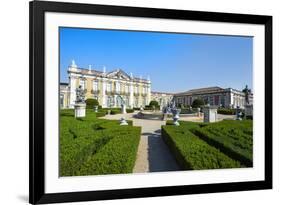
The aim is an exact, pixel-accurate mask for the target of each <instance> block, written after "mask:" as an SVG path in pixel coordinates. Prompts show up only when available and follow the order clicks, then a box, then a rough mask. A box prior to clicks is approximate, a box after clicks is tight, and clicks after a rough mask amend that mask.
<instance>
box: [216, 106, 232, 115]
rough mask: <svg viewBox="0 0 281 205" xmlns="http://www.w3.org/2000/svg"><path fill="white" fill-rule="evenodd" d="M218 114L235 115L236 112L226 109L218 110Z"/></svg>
mask: <svg viewBox="0 0 281 205" xmlns="http://www.w3.org/2000/svg"><path fill="white" fill-rule="evenodd" d="M218 114H223V115H235V114H236V110H235V109H227V108H219V109H218Z"/></svg>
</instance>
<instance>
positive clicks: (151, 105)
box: [149, 100, 159, 108]
mask: <svg viewBox="0 0 281 205" xmlns="http://www.w3.org/2000/svg"><path fill="white" fill-rule="evenodd" d="M149 106H150V107H153V106H154V107H155V108H157V107H159V104H158V102H157V101H156V100H151V101H150V103H149Z"/></svg>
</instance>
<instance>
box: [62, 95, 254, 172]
mask: <svg viewBox="0 0 281 205" xmlns="http://www.w3.org/2000/svg"><path fill="white" fill-rule="evenodd" d="M169 106H170V107H171V108H170V107H168V108H169V109H170V110H171V111H172V115H171V114H170V115H169V116H172V117H169V116H168V117H167V118H166V119H164V118H162V119H159V118H158V119H154V118H146V119H145V118H144V114H142V115H140V113H143V112H144V113H146V115H145V116H146V117H147V116H155V113H156V112H158V113H161V111H159V105H158V104H156V103H155V101H152V102H151V103H150V104H149V105H148V106H147V107H145V109H142V110H137V109H120V108H101V106H99V104H98V102H97V100H94V99H88V100H86V109H85V113H84V116H83V117H77V116H76V115H75V109H74V110H73V109H63V110H61V111H60V155H59V159H60V176H82V175H105V174H126V173H133V172H143V170H146V171H147V170H148V171H149V170H150V171H153V170H152V168H150V169H149V168H138V167H141V166H146V165H145V163H146V164H150V166H151V167H156V166H155V164H157V163H160V161H161V160H162V162H161V163H174V164H176V165H177V166H173V168H172V167H169V164H168V165H167V166H164V167H166V168H165V169H169V170H170V171H171V170H174V171H177V170H204V169H221V168H243V167H252V166H253V122H252V120H251V119H246V118H243V119H242V118H241V117H242V112H240V113H238V112H237V116H236V120H234V119H225V120H220V121H215V122H212V123H210V122H193V121H186V120H179V119H180V117H179V113H180V112H181V110H184V113H186V112H188V110H189V113H190V114H192V113H197V112H200V109H197V108H198V107H200V106H201V104H200V102H199V101H198V105H195V104H194V105H193V109H191V108H182V109H179V108H177V107H176V106H175V105H173V104H170V105H169ZM169 109H168V110H169ZM185 109H186V111H185ZM168 110H167V109H166V110H163V111H162V112H163V115H165V112H168ZM238 111H239V110H238ZM214 112H218V113H221V114H222V115H233V110H232V109H225V108H220V109H218V110H217V111H214ZM156 116H157V115H156ZM190 116H192V115H189V117H187V118H190ZM195 116H197V117H198V118H200V116H201V114H200V113H197V114H196V115H195ZM201 117H202V116H201ZM208 117H210V114H208ZM120 118H122V120H121V121H120ZM125 118H126V120H125ZM187 118H185V119H187ZM183 119H184V118H183ZM204 121H205V120H204ZM124 122H125V123H124ZM133 124H134V125H135V124H137V125H138V126H133ZM124 125H126V126H124ZM157 130H159V132H160V134H158V133H157ZM147 133H149V135H147ZM155 136H158V137H160V138H159V140H160V141H159V140H158V141H157V143H158V146H157V145H153V146H154V147H150V146H152V144H151V143H149V141H151V140H152V139H153V137H155ZM161 140H163V142H164V144H166V147H164V146H162V148H161V149H162V150H161V149H160V151H159V150H158V151H159V152H157V156H150V155H153V153H156V152H153V151H152V150H151V149H159V146H160V144H161ZM159 143H160V144H159ZM144 144H145V146H144ZM149 144H151V145H149ZM139 145H140V146H139ZM160 147H161V146H160ZM165 149H166V151H165ZM147 150H150V151H149V153H147V152H148V151H147ZM144 153H145V154H144ZM162 154H163V156H160V155H162ZM146 155H147V156H146ZM159 157H160V158H161V157H162V159H161V160H160V158H159ZM167 158H170V160H166V161H165V159H167ZM149 159H150V161H149ZM153 159H154V160H153ZM147 160H148V161H147ZM159 160H160V161H159ZM138 163H139V164H140V165H141V166H139V165H137V166H136V164H138ZM135 167H136V169H135ZM158 167H161V164H160V165H159V164H158ZM163 169H164V168H163ZM157 170H158V171H165V170H162V169H157Z"/></svg>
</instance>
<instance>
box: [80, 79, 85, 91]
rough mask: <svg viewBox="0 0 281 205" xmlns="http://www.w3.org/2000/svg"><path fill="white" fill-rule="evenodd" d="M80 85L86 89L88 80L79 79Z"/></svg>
mask: <svg viewBox="0 0 281 205" xmlns="http://www.w3.org/2000/svg"><path fill="white" fill-rule="evenodd" d="M79 86H81V88H82V89H83V90H84V89H86V81H85V80H82V79H80V81H79Z"/></svg>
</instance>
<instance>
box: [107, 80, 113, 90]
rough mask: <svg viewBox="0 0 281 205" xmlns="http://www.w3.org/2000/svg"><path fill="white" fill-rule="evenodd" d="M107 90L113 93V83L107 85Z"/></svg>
mask: <svg viewBox="0 0 281 205" xmlns="http://www.w3.org/2000/svg"><path fill="white" fill-rule="evenodd" d="M106 90H107V91H109V92H111V91H112V83H111V82H110V83H107V85H106Z"/></svg>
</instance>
